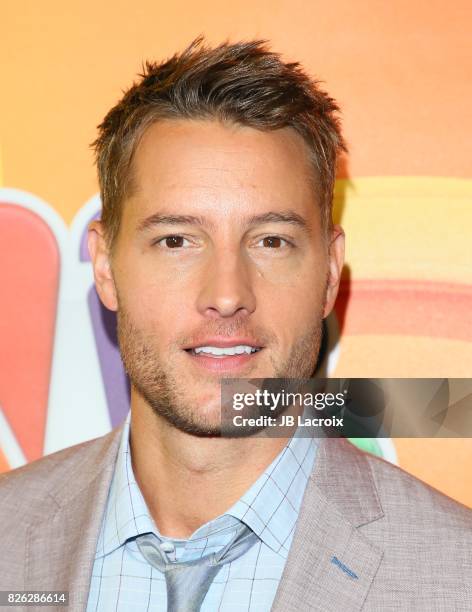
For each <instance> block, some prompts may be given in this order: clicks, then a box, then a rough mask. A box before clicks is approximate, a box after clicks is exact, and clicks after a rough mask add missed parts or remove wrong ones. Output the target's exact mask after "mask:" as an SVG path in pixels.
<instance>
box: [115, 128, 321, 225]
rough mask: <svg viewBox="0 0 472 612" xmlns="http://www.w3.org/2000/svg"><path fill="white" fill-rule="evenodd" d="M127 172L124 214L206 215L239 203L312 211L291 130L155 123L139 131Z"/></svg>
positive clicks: (304, 151)
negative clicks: (128, 190) (128, 183)
mask: <svg viewBox="0 0 472 612" xmlns="http://www.w3.org/2000/svg"><path fill="white" fill-rule="evenodd" d="M131 174H132V182H131V184H132V191H131V194H130V196H131V197H130V202H129V204H130V205H126V206H125V207H124V211H123V212H124V215H125V216H126V215H127V214H128V215H129V214H131V215H133V216H135V215H142V214H148V213H152V212H155V211H156V210H158V209H162V208H165V209H166V212H167V209H169V208H175V206H178V207H179V208H180V209H181V210H179V211H178V212H188V213H190V212H196V210H195V209H198V212H199V213H200V214H207V215H212V214H218V213H219V214H222V213H224V214H228V213H230V214H232V213H233V212H235V211H236V210H238V211H239V212H240V213H241V214H243V213H244V210H245V208H251V210H252V212H254V208H257V209H259V212H264V208H267V209H268V210H274V208H275V209H277V208H280V209H287V208H292V209H293V208H295V209H298V212H300V213H302V214H303V213H305V214H306V215H310V214H315V215H317V214H318V213H319V210H318V208H319V206H318V205H317V198H316V195H315V194H316V192H315V185H314V183H315V181H314V172H313V168H312V166H311V164H310V158H309V151H308V147H307V145H306V144H305V142H304V141H303V139H302V138H301V136H299V135H298V134H297V133H296V132H295V131H294V130H293V129H291V128H283V129H279V130H272V131H264V132H263V131H261V130H256V129H254V128H250V127H246V126H241V125H234V124H226V123H225V124H223V123H221V122H218V121H215V120H201V121H196V120H162V121H159V122H156V123H154V124H153V125H151V126H150V127H149V128H147V130H146V131H145V132H144V134H143V136H142V138H141V140H140V142H139V144H138V146H137V148H136V151H135V154H134V158H133V165H132V170H131ZM169 212H177V211H175V210H171V211H169Z"/></svg>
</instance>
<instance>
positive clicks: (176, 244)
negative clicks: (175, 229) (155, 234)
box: [153, 234, 190, 249]
mask: <svg viewBox="0 0 472 612" xmlns="http://www.w3.org/2000/svg"><path fill="white" fill-rule="evenodd" d="M186 242H187V243H188V244H190V242H189V241H188V240H187V239H186V238H184V237H183V236H180V235H178V234H171V235H170V236H164V237H163V238H159V240H156V241H154V242H153V244H157V245H159V246H160V247H162V248H164V249H181V248H186V246H185V244H184V243H186Z"/></svg>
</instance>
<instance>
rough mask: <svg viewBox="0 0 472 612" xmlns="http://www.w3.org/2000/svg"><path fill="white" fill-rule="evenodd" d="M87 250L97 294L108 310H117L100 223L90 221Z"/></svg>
mask: <svg viewBox="0 0 472 612" xmlns="http://www.w3.org/2000/svg"><path fill="white" fill-rule="evenodd" d="M87 243H88V249H89V253H90V257H91V258H92V265H93V274H94V278H95V286H96V288H97V293H98V295H99V297H100V299H101V301H102V303H103V305H104V306H105V307H106V308H108V309H109V310H115V311H116V310H118V300H117V297H116V287H115V281H114V279H113V275H112V271H111V257H110V252H109V249H108V245H107V241H106V238H105V231H104V228H103V225H102V223H101V221H92V222H91V223H90V224H89V226H88V235H87Z"/></svg>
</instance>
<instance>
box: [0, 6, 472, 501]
mask: <svg viewBox="0 0 472 612" xmlns="http://www.w3.org/2000/svg"><path fill="white" fill-rule="evenodd" d="M471 23H472V4H471V3H470V2H469V1H467V0H455V2H445V1H443V0H442V1H434V0H428V2H426V1H425V0H416V1H412V0H409V1H406V0H396V1H393V2H382V1H372V0H370V1H366V0H360V1H356V2H352V1H347V0H345V1H343V0H333V1H331V2H330V3H325V2H323V3H322V2H306V1H301V0H290V1H288V0H283V1H280V0H271V1H270V2H268V1H265V0H264V1H258V2H256V3H254V2H248V1H247V0H242V1H240V2H238V3H234V4H232V5H231V6H224V5H223V4H222V3H221V2H216V1H208V0H200V1H199V2H172V3H163V2H150V1H147V0H146V1H138V2H136V3H127V2H122V1H118V2H116V1H115V2H102V3H92V2H90V1H83V2H80V3H79V2H73V3H64V2H59V1H57V0H54V1H53V0H46V1H44V2H42V3H37V2H32V1H29V2H24V3H21V4H20V5H18V4H14V3H7V4H5V5H4V6H3V11H2V37H1V39H0V48H1V56H2V58H3V61H2V68H1V69H2V74H1V82H2V85H3V95H2V102H1V113H0V121H1V133H0V134H1V135H0V183H1V184H3V185H4V186H8V187H16V188H18V189H22V190H25V191H29V192H31V193H34V194H36V195H38V196H39V197H41V198H42V199H43V200H46V201H47V202H49V203H50V204H51V205H52V206H53V207H54V208H55V209H56V210H57V211H58V212H59V213H60V215H61V216H62V217H63V218H64V219H65V221H66V222H70V221H71V219H72V218H73V216H74V215H75V213H76V212H77V211H78V210H79V208H81V206H82V205H83V204H84V202H85V201H86V200H88V199H89V198H90V196H91V195H93V194H94V193H95V192H96V191H97V182H96V178H95V170H94V168H93V163H92V161H93V160H92V155H91V152H90V150H89V147H88V145H89V143H90V142H91V141H92V140H93V139H94V137H95V126H96V125H97V124H98V123H99V122H100V121H101V119H102V118H103V116H104V114H105V113H106V111H107V110H108V109H109V108H110V107H111V105H113V104H114V103H115V102H116V101H117V99H118V98H119V97H120V95H121V91H122V89H123V88H125V87H128V86H129V85H130V83H131V82H132V80H133V79H134V78H135V75H136V73H137V72H138V71H139V69H140V66H141V63H142V61H143V60H144V59H147V58H149V59H156V58H164V57H166V56H168V55H170V54H172V53H174V52H175V51H176V50H179V49H182V48H183V47H184V46H186V45H187V44H188V42H189V41H190V40H192V39H193V38H194V37H196V36H197V35H198V34H200V33H203V34H205V35H206V37H207V39H208V40H209V41H210V42H212V43H218V42H220V41H221V40H222V39H226V38H229V39H230V40H237V39H248V38H255V37H260V38H265V39H269V40H270V41H271V43H272V46H273V48H274V49H275V50H279V51H280V52H282V54H283V55H284V57H285V58H286V59H290V60H294V59H296V60H299V61H300V62H301V63H302V64H303V65H304V66H305V67H306V68H307V69H308V71H309V72H310V73H311V74H313V75H315V76H317V77H319V78H321V79H322V80H323V81H324V82H325V84H326V88H327V89H328V91H329V92H330V93H331V95H333V96H334V97H335V98H337V100H338V101H339V103H340V105H341V107H342V109H343V121H344V129H345V134H346V138H347V140H348V143H349V146H350V156H349V160H348V162H347V164H346V165H345V168H344V170H343V172H342V177H344V178H346V177H349V179H350V181H351V182H350V183H345V182H342V181H340V182H339V183H338V190H337V201H336V204H337V215H338V217H340V219H341V221H342V223H343V224H344V225H345V228H346V231H347V235H348V257H347V264H348V265H347V271H348V273H349V276H350V280H351V282H352V286H353V296H355V299H354V298H353V300H352V304H353V305H352V306H351V307H350V308H351V310H349V308H348V311H347V314H346V327H345V329H344V335H343V339H342V342H341V354H340V360H339V363H338V366H337V369H336V371H335V375H337V376H372V377H375V376H379V377H381V376H392V377H395V376H425V377H427V376H448V377H454V376H466V377H469V376H472V365H471V364H472V342H471V339H470V333H469V334H468V332H467V329H468V328H470V325H471V324H470V323H469V321H468V320H467V319H465V318H464V317H463V316H460V315H461V313H464V312H467V304H470V294H469V293H468V292H469V290H470V288H471V286H472V254H471V247H470V242H471V241H470V227H471V226H472V225H471V221H472V212H471V211H472V176H471V174H472V172H471V171H472V167H471V164H472V150H471V148H472V147H471V141H472V139H471V127H472V105H471V103H470V100H471V99H472V81H471V79H470V74H471V68H472V45H471V44H470V24H471ZM393 281H395V282H397V283H398V284H397V285H396V286H395V287H396V289H395V287H393V289H392V285H391V284H388V283H392V282H393ZM405 281H409V282H410V283H413V285H415V286H420V285H421V284H422V283H423V285H424V283H426V284H427V291H429V293H428V295H432V294H434V295H436V296H437V297H438V296H439V297H438V299H435V300H433V302H432V305H431V308H430V310H429V311H427V313H426V314H423V317H422V312H423V311H422V308H423V306H424V303H425V302H424V295H425V293H424V292H423V293H421V292H420V293H418V294H417V296H418V297H417V300H416V302H415V301H414V300H413V301H406V302H405V301H402V299H403V298H402V296H404V295H405V284H404V283H405ZM366 282H367V283H369V282H370V283H374V282H381V283H387V285H386V286H387V287H388V288H389V290H390V291H393V293H391V295H396V296H399V301H398V304H397V307H396V309H394V310H390V307H391V303H392V300H391V299H389V297H388V295H387V297H386V298H385V299H383V300H380V298H378V297H377V298H376V297H375V296H374V294H373V293H372V295H370V294H369V293H362V288H363V286H364V285H362V283H366ZM423 285H421V286H423ZM372 286H373V285H372ZM376 286H377V285H376ZM409 286H411V285H409ZM430 290H431V291H432V293H431V291H430ZM395 292H396V293H395ZM375 295H376V296H378V293H376V294H375ZM408 295H410V294H408ZM356 296H359V298H358V297H356ZM362 296H364V298H365V299H364V298H363V297H362ZM365 296H367V297H365ZM362 299H364V302H362ZM376 300H377V301H376ZM461 300H462V302H461ZM459 302H460V303H461V304H465V305H466V306H465V307H464V308H462V307H460V306H458V303H459ZM360 304H364V306H363V309H361V308H360ZM449 309H450V312H449ZM356 313H357V314H356ZM362 313H364V314H365V315H366V317H367V319H368V320H369V321H370V327H366V324H365V322H364V323H363V322H362V321H361V320H360V317H362ZM409 315H411V316H409ZM415 317H416V318H415ZM438 317H439V318H438ZM448 317H449V318H448ZM454 317H455V323H454V321H453V320H452V319H453V318H454ZM426 319H428V320H432V319H434V321H436V320H438V321H439V322H438V323H437V325H435V326H434V328H433V327H431V329H432V330H433V331H431V329H430V328H428V329H426V328H425V329H426V331H425V330H424V329H417V330H415V329H410V328H404V327H402V326H401V325H400V323H401V322H402V321H403V320H410V321H413V320H415V321H416V320H418V321H422V320H423V322H424V321H425V320H426ZM385 321H387V322H389V321H390V322H392V326H393V327H392V329H390V328H388V329H387V328H386V327H385ZM438 326H439V329H440V330H443V331H441V334H439V335H438V334H435V331H434V330H437V329H438ZM444 330H445V331H444ZM395 444H396V448H397V452H398V456H399V463H400V465H401V466H402V467H404V468H405V469H407V470H409V471H410V472H412V473H414V474H416V475H418V476H419V477H420V478H422V479H424V480H426V481H428V482H430V483H431V484H433V485H434V486H436V487H438V488H440V489H441V490H443V491H445V492H446V493H448V494H449V495H451V496H453V497H455V498H457V499H460V500H461V501H463V502H464V503H467V504H469V505H471V506H472V486H471V482H470V475H469V474H470V471H471V470H470V467H471V465H472V444H471V442H470V440H396V441H395Z"/></svg>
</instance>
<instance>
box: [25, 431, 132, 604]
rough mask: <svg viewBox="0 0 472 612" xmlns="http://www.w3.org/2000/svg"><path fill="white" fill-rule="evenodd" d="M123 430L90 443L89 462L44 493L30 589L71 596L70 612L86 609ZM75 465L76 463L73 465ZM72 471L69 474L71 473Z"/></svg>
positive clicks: (31, 537) (28, 570)
mask: <svg viewBox="0 0 472 612" xmlns="http://www.w3.org/2000/svg"><path fill="white" fill-rule="evenodd" d="M122 428H123V425H121V426H120V427H118V428H115V429H114V430H113V431H111V432H110V433H109V434H107V435H106V436H103V437H102V438H98V439H97V440H94V441H93V442H91V443H86V444H90V446H89V449H90V452H89V453H88V454H87V455H86V457H85V459H83V461H81V462H80V464H77V462H76V463H75V464H73V465H70V462H69V468H70V471H68V470H64V473H63V475H62V482H60V483H59V485H58V483H57V482H56V486H55V487H54V490H51V491H49V492H45V504H44V512H43V513H42V517H41V519H39V520H36V521H35V522H34V523H33V524H32V525H30V527H29V529H28V533H27V539H26V567H25V584H26V586H27V588H29V589H33V588H34V589H39V590H55V591H59V590H63V591H69V608H68V609H69V610H70V611H71V612H83V611H84V610H85V609H86V605H87V600H88V593H89V587H90V580H91V574H92V567H93V559H94V556H95V550H96V544H97V540H98V535H99V531H100V526H101V521H102V517H103V512H104V510H105V505H106V501H107V497H108V490H109V487H110V483H111V478H112V476H113V470H114V466H115V462H116V457H117V452H118V446H119V442H120V437H121V431H122ZM72 461H73V460H72ZM66 472H68V473H66Z"/></svg>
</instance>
